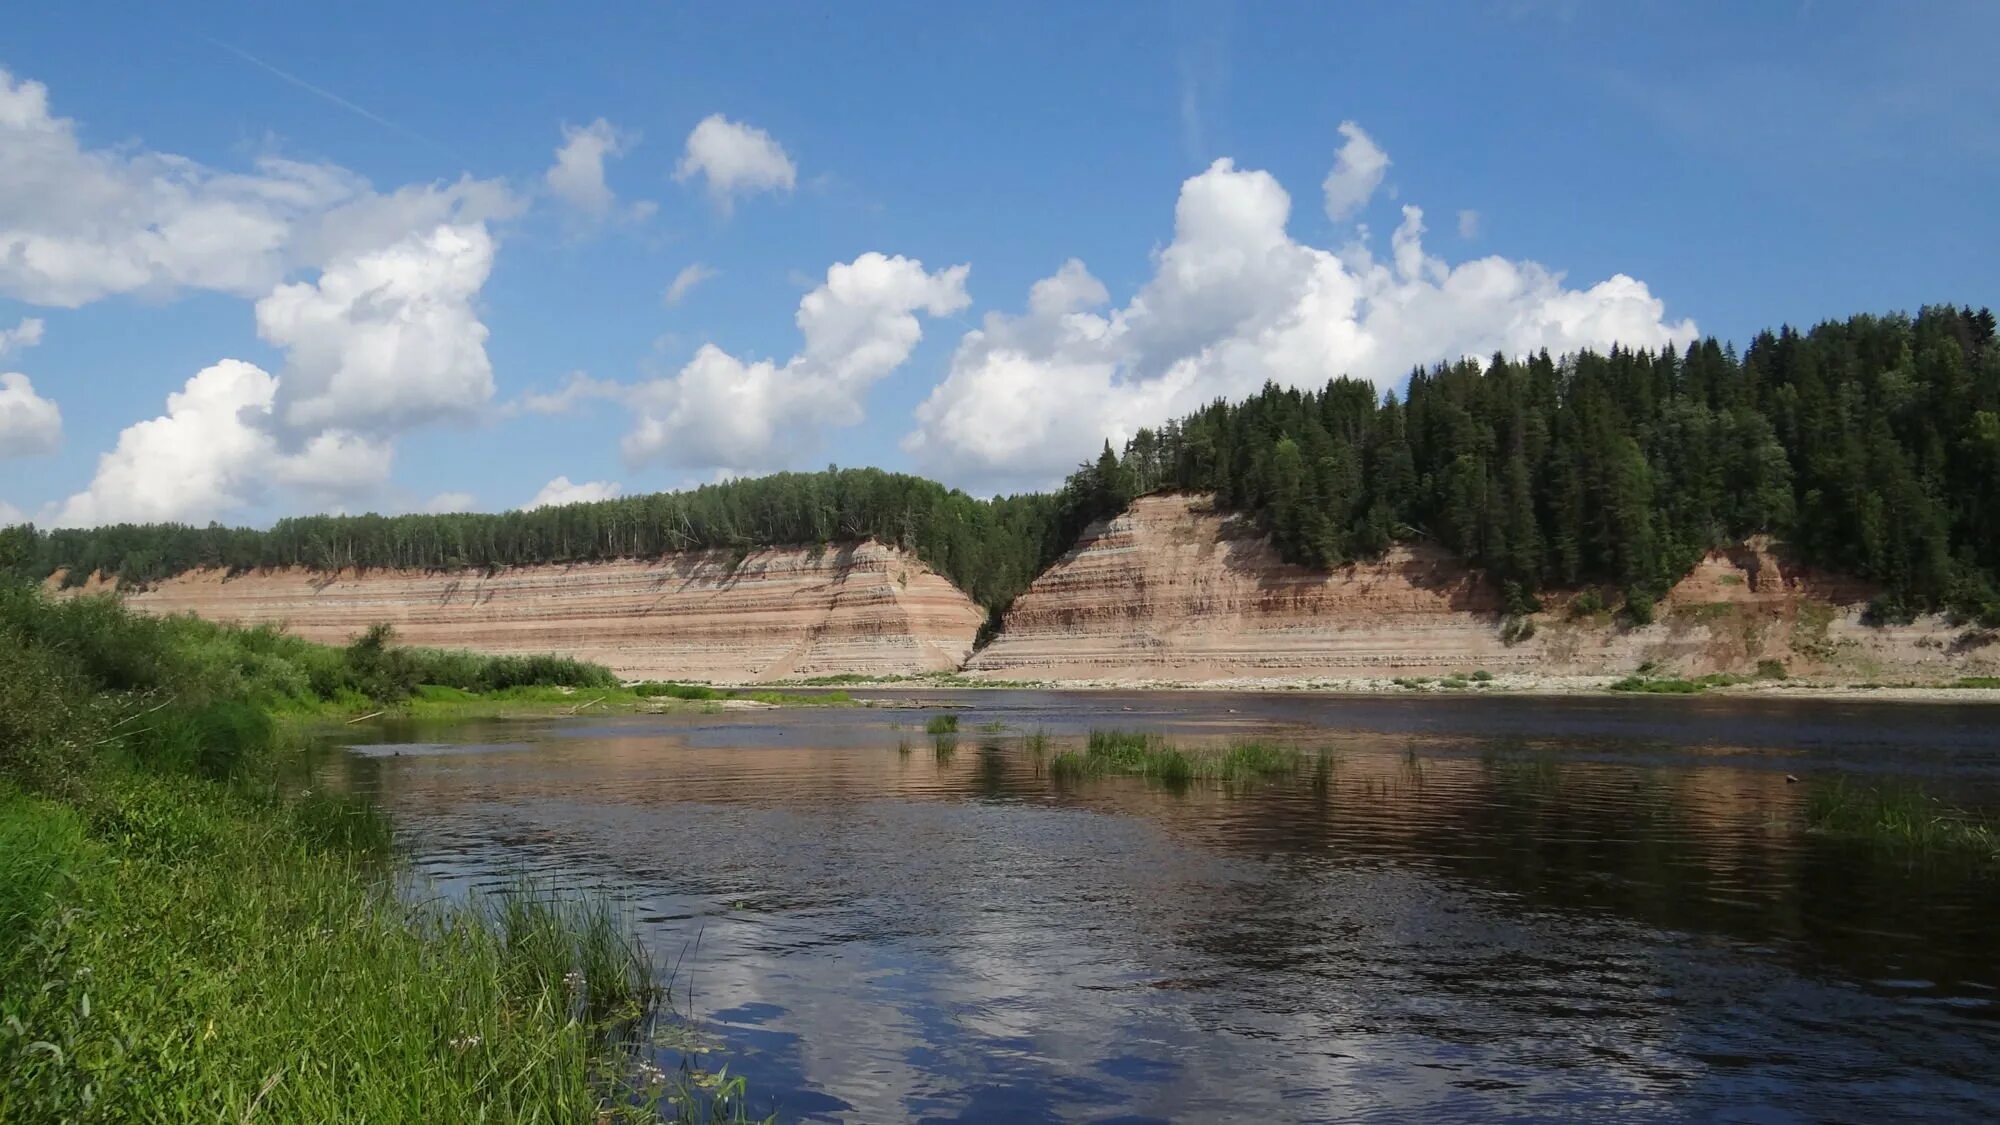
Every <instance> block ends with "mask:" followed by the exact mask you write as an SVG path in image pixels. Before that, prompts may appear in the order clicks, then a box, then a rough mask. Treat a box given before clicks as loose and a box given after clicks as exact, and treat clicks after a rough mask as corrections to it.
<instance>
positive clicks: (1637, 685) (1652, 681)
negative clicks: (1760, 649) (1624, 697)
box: [1605, 672, 1750, 695]
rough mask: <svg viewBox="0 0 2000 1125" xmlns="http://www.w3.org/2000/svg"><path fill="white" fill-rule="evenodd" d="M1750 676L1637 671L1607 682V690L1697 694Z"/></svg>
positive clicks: (1642, 693) (1732, 685) (1721, 673)
mask: <svg viewBox="0 0 2000 1125" xmlns="http://www.w3.org/2000/svg"><path fill="white" fill-rule="evenodd" d="M1749 681H1750V677H1747V676H1736V675H1731V674H1729V673H1727V672H1715V673H1711V674H1709V675H1706V676H1697V677H1695V678H1693V679H1687V678H1684V677H1681V676H1655V675H1651V674H1648V673H1638V674H1635V675H1630V676H1626V677H1625V678H1623V679H1621V680H1618V681H1616V682H1614V683H1611V684H1607V685H1605V686H1606V690H1608V691H1622V692H1631V693H1635V694H1641V695H1699V694H1701V693H1702V692H1704V691H1707V690H1708V689H1710V688H1719V687H1734V686H1736V685H1737V684H1742V683H1748V682H1749Z"/></svg>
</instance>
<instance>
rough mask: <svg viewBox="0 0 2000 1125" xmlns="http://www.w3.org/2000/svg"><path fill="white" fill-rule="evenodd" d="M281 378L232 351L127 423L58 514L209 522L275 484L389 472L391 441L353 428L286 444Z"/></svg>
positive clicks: (375, 478)
mask: <svg viewBox="0 0 2000 1125" xmlns="http://www.w3.org/2000/svg"><path fill="white" fill-rule="evenodd" d="M277 389H278V379H277V378H276V377H275V376H273V375H271V374H270V373H269V372H267V371H265V370H264V369H263V368H260V367H258V366H257V365H256V364H253V363H245V362H244V361H242V360H237V359H225V360H222V361H221V362H219V363H216V364H214V365H213V366H210V367H206V368H204V369H202V370H201V371H200V372H198V373H197V374H196V375H195V376H194V377H193V378H191V379H189V380H188V381H187V383H186V385H185V386H183V387H182V388H181V389H180V390H178V391H176V392H174V393H173V394H170V395H168V396H167V412H166V413H165V414H162V415H160V416H159V417H156V418H152V419H149V420H147V421H144V422H138V423H135V424H133V425H131V426H127V427H126V428H125V430H124V432H122V433H120V434H119V435H118V443H117V445H116V446H115V447H114V448H113V449H112V450H111V451H110V452H109V453H106V454H104V455H102V456H101V457H99V458H98V462H97V473H96V475H95V476H94V477H93V478H92V479H91V482H90V486H89V487H88V488H87V489H85V490H84V491H82V492H79V493H77V494H76V495H74V496H71V497H70V498H69V499H68V500H67V501H65V502H64V503H63V505H62V507H61V510H60V513H59V515H58V516H57V520H56V522H57V523H59V524H61V525H63V526H89V525H94V524H104V523H121V522H128V521H129V522H158V521H176V522H184V523H193V522H200V521H204V520H209V519H215V518H219V517H221V516H223V515H225V514H227V513H229V512H231V511H233V510H235V509H237V508H241V507H244V506H246V505H248V504H252V503H255V502H257V501H258V500H259V499H261V498H262V497H263V496H264V495H265V494H266V493H267V492H268V491H269V490H270V489H271V488H272V487H273V486H277V487H284V488H292V489H298V490H300V491H302V492H304V493H306V494H307V495H308V496H312V497H316V498H325V497H330V496H333V495H338V494H348V493H351V492H353V491H354V490H355V489H357V488H358V487H380V486H381V485H382V484H383V483H385V482H386V481H387V479H388V474H389V461H390V451H389V449H388V448H387V447H386V446H383V445H380V444H376V443H372V442H370V441H369V440H367V439H365V438H363V437H361V436H359V435H356V434H353V433H347V432H341V431H327V432H322V433H319V434H315V435H314V436H313V437H312V438H310V439H309V440H307V441H306V442H305V443H304V444H302V445H301V446H299V447H298V448H297V449H295V450H292V451H289V452H288V451H286V450H284V449H282V448H281V447H280V446H279V444H278V442H277V440H276V439H275V438H274V437H273V436H272V428H271V426H270V424H269V422H270V413H271V406H272V401H273V398H274V396H275V394H276V392H277Z"/></svg>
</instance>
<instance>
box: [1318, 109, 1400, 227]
mask: <svg viewBox="0 0 2000 1125" xmlns="http://www.w3.org/2000/svg"><path fill="white" fill-rule="evenodd" d="M1340 135H1341V136H1342V137H1345V138H1346V140H1345V142H1343V143H1342V144H1341V146H1340V152H1339V153H1337V154H1336V155H1335V156H1334V160H1333V169H1332V171H1329V172H1328V173H1327V174H1326V182H1325V183H1323V184H1321V185H1320V190H1321V191H1323V192H1324V193H1325V194H1326V217H1327V218H1329V219H1332V220H1333V221H1334V222H1336V223H1338V222H1341V221H1343V220H1346V219H1348V218H1350V217H1352V216H1353V215H1354V214H1355V213H1356V212H1358V211H1360V210H1361V209H1362V208H1363V207H1365V206H1367V205H1368V200H1369V198H1370V197H1371V196H1373V195H1374V194H1375V189H1376V188H1379V187H1381V186H1382V177H1383V176H1384V175H1386V174H1387V173H1388V171H1389V154H1388V153H1386V152H1383V151H1382V150H1381V149H1380V148H1378V147H1377V146H1376V144H1375V140H1374V138H1372V137H1370V136H1369V135H1368V134H1366V133H1364V132H1362V131H1361V126H1359V125H1356V124H1355V123H1354V122H1352V121H1343V122H1341V123H1340Z"/></svg>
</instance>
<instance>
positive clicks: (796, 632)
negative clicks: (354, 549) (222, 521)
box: [127, 542, 985, 683]
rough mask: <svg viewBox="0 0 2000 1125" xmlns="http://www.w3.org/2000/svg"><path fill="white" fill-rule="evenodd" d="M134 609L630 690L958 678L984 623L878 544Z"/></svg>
mask: <svg viewBox="0 0 2000 1125" xmlns="http://www.w3.org/2000/svg"><path fill="white" fill-rule="evenodd" d="M127 598H128V600H129V602H130V604H131V605H132V606H134V607H135V608H138V609H142V610H146V611H148V612H156V613H180V612H191V613H195V614H199V615H200V616H203V617H208V618H212V619H215V620H219V621H236V622H242V623H248V624H258V623H265V622H269V623H275V624H282V625H284V626H285V627H286V628H287V629H288V630H289V631H291V632H293V633H296V634H298V635H299V636H302V637H305V638H307V639H309V640H316V641H328V642H333V643H340V642H344V641H346V640H348V639H350V638H351V637H353V636H354V635H355V634H357V633H359V632H361V631H362V630H363V629H365V628H367V627H368V626H370V625H372V624H375V623H376V622H381V621H386V622H389V623H390V624H392V625H394V626H395V627H396V631H397V635H398V637H399V639H401V640H402V641H404V642H405V643H409V644H417V645H435V646H440V647H452V648H469V649H475V650H478V651H481V652H521V653H526V652H556V653H562V654H564V655H568V656H576V657H581V658H583V659H586V660H594V661H597V662H599V663H602V664H605V665H607V666H609V667H610V668H611V669H612V670H613V671H615V672H617V673H618V674H619V675H621V676H625V677H628V678H635V679H700V680H714V681H722V682H736V683H740V682H751V681H757V680H769V679H777V678H781V677H786V676H811V675H818V674H824V673H835V672H856V673H862V674H867V675H910V674H915V673H919V672H926V671H937V670H946V669H953V668H956V667H958V665H959V664H960V662H962V661H963V660H964V659H965V657H966V655H967V654H968V653H970V652H971V650H972V642H973V637H974V635H975V634H976V633H977V631H978V629H979V626H980V624H981V623H982V622H983V621H984V620H985V615H984V614H983V613H982V612H981V611H980V609H979V607H978V606H976V605H974V604H973V603H972V601H971V600H970V599H968V598H967V597H966V596H965V595H964V594H963V593H961V592H960V591H959V590H958V589H957V588H956V587H954V586H953V585H952V584H951V583H949V582H947V581H946V580H945V579H943V578H942V577H940V576H938V575H937V574H936V573H934V572H932V571H931V570H930V569H929V568H928V567H926V566H924V565H923V564H922V563H921V562H918V561H917V560H916V559H914V558H912V557H910V556H909V555H906V554H904V553H903V552H901V551H898V550H895V549H893V548H890V547H886V546H883V545H881V544H879V543H874V542H866V543H858V544H850V545H846V546H841V547H832V548H828V549H826V550H824V551H811V550H806V549H801V548H781V549H770V550H760V551H755V552H752V553H750V554H749V555H748V556H746V557H743V558H742V559H741V560H740V561H737V558H736V556H735V555H733V554H731V553H729V552H725V551H698V552H686V553H682V554H676V555H669V556H666V557H664V558H659V559H648V560H636V559H635V560H624V561H617V562H603V563H579V564H575V565H570V566H524V567H510V568H506V569H502V570H498V571H495V572H493V573H491V574H488V573H487V572H485V571H452V572H422V571H367V572H364V573H359V574H357V573H355V572H353V571H342V572H340V573H338V574H330V573H324V572H313V571H307V570H303V569H298V568H288V569H284V570H269V571H255V572H251V573H248V574H239V575H234V576H225V575H224V574H223V573H222V572H220V571H214V570H207V571H194V572H190V573H187V574H182V575H179V576H176V577H174V578H170V579H167V580H165V581H162V582H159V583H156V584H154V585H152V586H151V587H149V588H147V589H144V590H135V591H131V592H129V593H128V594H127Z"/></svg>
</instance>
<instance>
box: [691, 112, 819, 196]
mask: <svg viewBox="0 0 2000 1125" xmlns="http://www.w3.org/2000/svg"><path fill="white" fill-rule="evenodd" d="M798 176H799V171H798V168H797V167H796V166H794V165H793V164H792V158H791V157H789V156H787V155H786V154H785V149H784V146H782V145H780V144H779V143H778V142H777V141H776V140H774V139H772V137H771V134H769V133H766V132H765V131H764V130H762V129H759V128H757V127H755V126H753V125H745V124H743V123H741V122H738V121H731V120H729V119H728V118H727V117H724V116H723V115H721V114H719V113H713V114H710V115H709V116H707V117H704V118H702V119H701V123H700V124H698V125H696V126H695V127H694V131H693V132H691V133H689V134H688V139H687V149H686V151H685V152H684V153H683V154H682V156H681V160H680V164H679V165H678V166H676V167H675V169H674V179H676V180H680V181H682V182H686V181H688V180H691V179H694V178H696V177H700V178H702V179H703V180H705V181H706V182H707V185H708V196H709V198H710V199H711V200H713V201H714V203H715V206H716V207H717V209H719V210H721V211H722V212H723V213H725V214H727V213H728V211H729V210H730V208H731V207H732V206H733V205H734V203H735V200H736V198H737V197H738V196H743V195H753V194H755V193H757V192H760V191H791V190H792V189H793V187H795V186H797V184H798Z"/></svg>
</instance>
